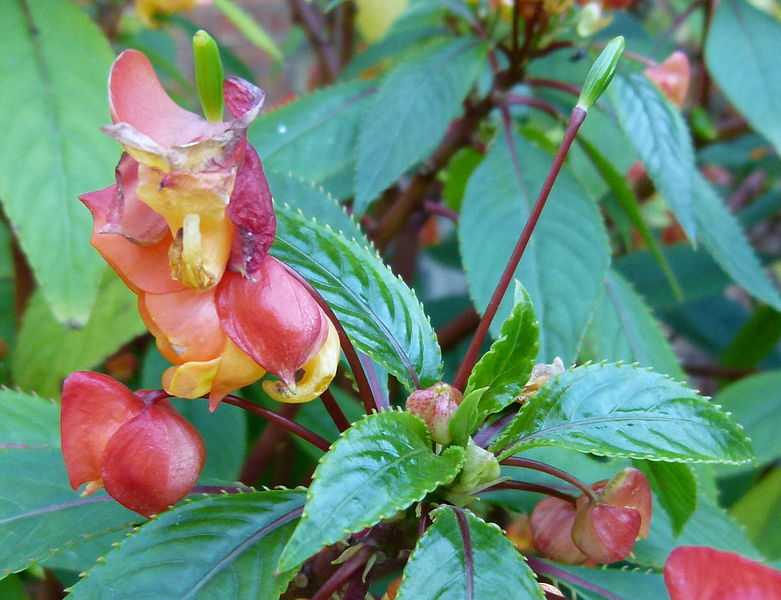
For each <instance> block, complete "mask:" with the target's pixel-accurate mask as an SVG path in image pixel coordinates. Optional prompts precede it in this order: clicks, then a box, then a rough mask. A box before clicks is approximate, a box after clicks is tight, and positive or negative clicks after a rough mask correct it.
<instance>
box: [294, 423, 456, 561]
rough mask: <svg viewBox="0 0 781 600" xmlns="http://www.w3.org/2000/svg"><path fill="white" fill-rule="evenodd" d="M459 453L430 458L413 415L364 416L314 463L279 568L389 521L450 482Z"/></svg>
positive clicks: (422, 426)
mask: <svg viewBox="0 0 781 600" xmlns="http://www.w3.org/2000/svg"><path fill="white" fill-rule="evenodd" d="M463 461H464V450H463V448H460V447H457V446H453V447H450V448H447V449H446V450H445V451H444V452H443V453H442V454H441V455H437V454H434V451H433V450H432V447H431V436H430V435H429V433H428V429H426V425H425V423H423V421H422V420H421V419H419V418H418V417H416V416H415V415H413V414H412V413H408V412H395V411H389V412H382V413H374V414H371V415H367V416H366V417H365V418H364V419H362V420H361V421H358V422H357V423H355V424H354V425H353V426H352V427H351V428H350V429H348V430H347V431H346V432H344V433H343V434H342V437H341V438H339V439H338V440H337V441H336V442H335V443H334V445H333V446H332V447H331V449H330V450H329V451H328V452H327V453H326V454H325V455H323V457H322V458H321V459H320V464H319V465H318V466H317V469H316V470H315V474H314V476H313V479H312V485H311V486H310V487H309V492H308V494H307V501H306V506H305V508H304V514H303V516H302V517H301V521H300V523H299V524H298V527H297V528H296V530H295V532H294V533H293V536H292V537H291V539H290V541H289V542H288V545H287V546H286V547H285V550H284V551H283V553H282V557H281V558H280V561H279V569H280V570H282V571H286V570H288V569H292V568H294V567H296V566H298V565H300V564H301V563H302V562H304V561H305V560H306V559H307V558H309V557H310V556H312V555H314V554H315V553H317V552H318V551H320V550H321V549H322V548H323V547H325V546H327V545H329V544H333V543H335V542H338V541H339V540H341V539H343V538H345V537H346V536H347V535H349V534H350V533H355V532H356V531H360V530H362V529H364V528H366V527H370V526H371V525H375V524H376V523H379V522H380V521H381V520H382V519H387V518H389V517H391V516H393V515H394V514H396V513H397V512H398V511H400V510H404V509H405V508H407V507H408V506H410V505H411V504H412V503H414V502H417V501H419V500H422V499H423V498H424V497H425V496H426V494H428V493H429V492H432V491H434V490H435V489H437V488H438V487H439V486H441V485H445V484H447V483H449V482H450V481H452V480H453V478H454V477H455V476H456V475H457V474H458V472H459V471H460V469H461V466H462V464H463Z"/></svg>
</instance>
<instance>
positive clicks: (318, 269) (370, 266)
mask: <svg viewBox="0 0 781 600" xmlns="http://www.w3.org/2000/svg"><path fill="white" fill-rule="evenodd" d="M276 210H277V225H278V229H277V241H276V243H275V244H274V248H273V249H272V253H273V254H274V255H275V256H277V257H278V258H280V259H281V260H283V261H285V262H286V263H287V264H289V265H290V266H292V267H293V268H294V269H296V270H297V271H298V272H299V273H301V275H303V276H304V277H306V278H307V279H308V280H309V281H310V282H311V283H312V285H313V286H314V287H315V288H316V289H317V290H318V291H319V292H320V293H321V294H322V295H323V297H324V298H325V299H326V300H327V301H328V303H329V304H330V306H331V308H333V310H334V312H335V313H336V315H337V317H338V318H339V320H340V321H341V322H342V325H344V328H345V330H346V331H347V333H348V335H349V336H350V339H352V340H353V343H354V344H355V346H356V348H358V350H360V351H361V352H364V353H366V354H368V355H369V356H371V357H372V358H373V359H374V360H376V361H377V362H378V363H379V364H380V365H382V366H383V367H385V368H386V369H387V370H388V372H390V373H391V374H393V375H394V376H395V377H397V378H398V379H399V380H400V381H401V382H402V383H403V384H404V386H405V387H407V389H409V390H414V389H415V388H416V387H417V385H416V381H415V379H416V378H418V379H420V384H421V385H422V387H427V386H430V385H433V384H434V383H436V382H438V381H441V379H442V376H441V373H442V364H441V363H442V358H441V354H440V350H439V345H438V344H437V340H436V336H435V334H434V330H433V329H432V328H431V324H430V323H429V321H428V318H427V317H426V315H425V314H424V312H423V307H422V306H421V304H420V302H419V301H418V299H417V298H416V297H415V293H414V292H413V291H412V290H410V288H409V287H407V285H406V284H405V283H404V282H403V281H401V279H399V278H397V277H396V276H395V275H393V273H392V272H391V271H390V269H388V267H387V266H385V264H384V263H383V262H382V260H381V259H380V257H379V256H378V255H377V253H376V252H375V251H374V250H371V249H369V248H367V247H366V246H363V245H362V244H360V243H358V242H356V241H351V240H348V239H347V238H346V237H345V236H343V235H341V234H338V233H336V232H334V231H333V230H332V229H331V228H330V227H327V226H326V227H322V226H320V225H319V224H317V223H316V222H314V221H311V220H309V219H307V218H305V217H304V216H303V215H302V214H300V213H297V212H295V211H293V210H291V209H290V208H288V207H281V206H277V207H276Z"/></svg>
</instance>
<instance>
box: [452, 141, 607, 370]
mask: <svg viewBox="0 0 781 600" xmlns="http://www.w3.org/2000/svg"><path fill="white" fill-rule="evenodd" d="M513 141H514V144H515V148H516V150H517V154H518V156H519V157H521V167H520V172H521V177H522V182H523V183H522V185H519V182H518V180H517V178H516V175H515V169H514V167H513V160H512V154H511V152H510V150H509V148H508V144H507V140H506V138H505V137H504V136H503V135H500V136H499V138H498V139H496V140H495V141H494V144H493V147H492V148H491V150H490V151H489V153H488V156H487V157H486V158H485V160H484V161H483V162H482V163H481V164H480V166H479V167H477V169H476V170H475V172H474V174H473V175H472V177H471V178H470V180H469V184H468V186H467V189H466V194H465V196H464V203H463V207H462V212H461V217H460V219H459V230H458V236H459V245H460V249H461V256H462V258H463V261H464V267H465V269H466V276H467V282H468V283H469V291H470V293H471V295H472V298H473V299H474V303H475V306H476V308H477V309H478V310H480V311H482V310H484V309H485V307H486V306H487V305H488V301H489V299H490V297H491V294H492V293H493V290H494V288H495V287H496V284H497V282H498V281H499V278H500V276H501V274H502V271H503V270H504V267H505V263H506V261H507V257H509V256H510V253H511V252H512V249H513V247H514V246H515V243H516V240H517V239H518V236H519V235H520V232H521V229H522V228H523V225H524V223H525V221H526V218H527V217H528V215H529V211H530V209H531V204H532V202H533V201H534V198H535V197H536V196H537V193H538V191H539V190H540V188H541V187H542V183H543V181H544V179H545V176H546V174H547V172H548V168H549V166H550V163H551V160H552V159H551V157H550V156H548V155H547V154H545V153H544V152H542V151H541V150H539V149H538V148H536V147H535V146H533V145H531V144H530V143H529V142H527V141H525V140H523V139H521V138H520V137H519V136H517V135H514V136H513ZM573 223H577V224H578V226H577V227H573V226H572V224H573ZM609 262H610V249H609V247H608V243H607V236H606V234H605V229H604V226H603V224H602V218H601V217H600V215H599V211H598V210H597V207H596V206H595V205H594V203H593V202H592V201H591V200H590V199H589V198H588V196H587V195H586V193H585V191H584V190H583V188H582V187H581V186H580V185H579V184H578V183H577V182H576V181H575V180H574V179H573V178H572V177H571V176H570V175H569V174H568V173H567V172H566V171H564V172H562V173H561V174H560V175H559V177H558V179H557V180H556V184H555V185H554V187H553V191H552V192H551V195H550V198H549V199H548V203H547V204H546V206H545V210H544V211H543V213H542V216H541V217H540V221H539V223H538V224H537V228H536V229H535V232H534V235H533V236H532V238H531V241H530V242H529V246H528V247H527V249H526V253H525V254H524V257H523V260H522V261H521V264H520V265H519V267H518V269H517V270H516V272H515V278H516V279H518V280H519V281H520V282H521V283H522V284H523V286H524V287H525V288H526V290H527V291H528V292H529V296H530V297H531V300H532V304H533V305H534V310H535V312H536V313H537V319H538V320H539V322H540V352H539V355H538V357H539V359H540V361H542V362H550V361H551V360H552V359H553V358H555V357H556V356H560V357H561V358H562V360H563V361H564V363H565V364H569V363H571V362H573V361H574V359H575V356H576V353H577V350H578V347H579V345H580V341H581V338H582V336H583V335H584V332H585V328H586V325H587V323H588V320H589V318H590V316H591V312H592V309H593V307H594V305H595V304H596V302H597V300H598V297H599V293H600V291H601V287H602V277H603V275H604V273H605V271H606V270H607V267H608V263H609ZM512 305H513V301H512V298H510V297H507V296H506V297H505V298H504V300H503V302H502V304H501V305H500V307H499V312H498V313H497V315H496V318H495V319H494V321H493V324H492V327H491V332H492V333H493V335H494V336H496V337H498V336H499V335H500V326H501V323H502V322H503V321H504V320H505V319H506V318H507V317H508V316H509V314H510V310H511V307H512ZM524 383H525V382H524Z"/></svg>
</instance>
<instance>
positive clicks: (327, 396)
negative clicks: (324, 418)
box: [320, 390, 350, 433]
mask: <svg viewBox="0 0 781 600" xmlns="http://www.w3.org/2000/svg"><path fill="white" fill-rule="evenodd" d="M320 400H322V401H323V405H324V406H325V409H326V410H327V411H328V414H329V415H330V416H331V420H332V421H333V422H334V425H336V428H337V429H338V430H339V433H341V432H343V431H346V430H347V429H350V421H349V420H348V419H347V417H345V416H344V413H343V412H342V409H341V408H339V404H337V402H336V398H334V395H333V394H332V393H331V390H326V391H324V392H323V393H322V394H320Z"/></svg>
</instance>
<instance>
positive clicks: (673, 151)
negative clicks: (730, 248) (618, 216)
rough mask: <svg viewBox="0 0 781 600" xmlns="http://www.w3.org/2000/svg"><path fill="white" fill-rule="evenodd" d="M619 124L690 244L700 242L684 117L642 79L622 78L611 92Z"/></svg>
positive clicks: (632, 75)
mask: <svg viewBox="0 0 781 600" xmlns="http://www.w3.org/2000/svg"><path fill="white" fill-rule="evenodd" d="M611 92H612V98H613V103H614V104H615V107H616V112H617V115H618V122H619V123H620V125H621V128H622V129H623V130H624V133H625V134H626V135H627V137H628V138H629V140H630V141H631V142H632V144H633V145H634V147H635V149H636V150H637V152H638V154H639V155H640V158H641V160H642V161H643V164H644V165H645V168H646V169H647V170H648V175H649V177H650V178H651V181H653V182H654V186H655V187H656V189H657V190H659V193H660V194H661V195H662V196H663V197H664V199H665V200H667V202H668V204H669V206H670V209H671V210H672V211H673V212H674V213H675V216H676V218H677V219H678V222H679V223H680V224H681V226H682V227H683V229H684V231H686V235H687V236H689V239H690V240H692V242H693V241H694V240H696V235H697V226H698V225H699V223H697V221H696V219H695V207H694V203H695V200H694V182H693V180H692V174H693V173H694V172H695V165H694V150H693V149H692V143H691V138H690V137H689V130H688V129H687V127H686V123H685V121H684V120H683V117H682V116H681V114H680V112H679V111H678V109H677V108H675V107H674V106H673V105H672V104H671V103H670V102H669V101H668V100H667V99H666V98H665V97H664V96H663V95H662V93H661V92H660V91H659V89H658V88H657V87H656V86H655V85H654V84H653V83H651V81H650V80H649V79H648V78H647V77H646V76H645V75H643V74H641V73H630V74H628V75H618V76H616V78H615V82H614V83H613V86H612V87H611Z"/></svg>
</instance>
